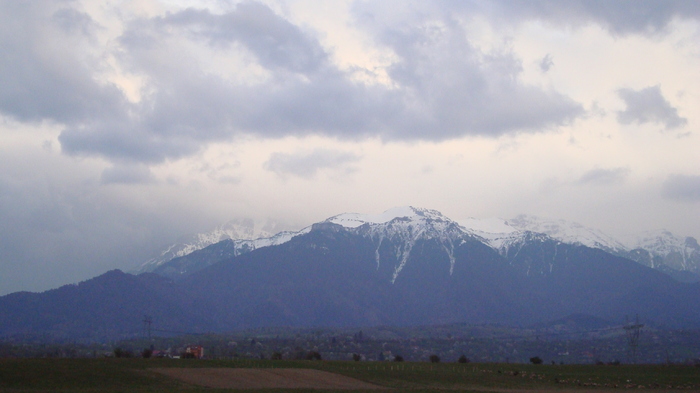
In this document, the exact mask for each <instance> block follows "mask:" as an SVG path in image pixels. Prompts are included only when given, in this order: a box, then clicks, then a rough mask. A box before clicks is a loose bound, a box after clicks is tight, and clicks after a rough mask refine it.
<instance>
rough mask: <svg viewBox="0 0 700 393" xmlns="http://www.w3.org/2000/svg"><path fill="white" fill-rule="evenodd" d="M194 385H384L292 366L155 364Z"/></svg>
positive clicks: (223, 387)
mask: <svg viewBox="0 0 700 393" xmlns="http://www.w3.org/2000/svg"><path fill="white" fill-rule="evenodd" d="M151 371H155V372H157V373H160V374H163V375H166V376H168V377H171V378H175V379H178V380H180V381H182V382H186V383H190V384H193V385H199V386H205V387H209V388H219V389H274V388H284V389H348V390H360V389H384V388H383V387H381V386H378V385H373V384H371V383H367V382H363V381H360V380H358V379H354V378H350V377H346V376H344V375H340V374H334V373H329V372H327V371H321V370H313V369H297V368H295V369H292V368H273V369H257V368H153V369H151Z"/></svg>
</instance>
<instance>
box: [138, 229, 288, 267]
mask: <svg viewBox="0 0 700 393" xmlns="http://www.w3.org/2000/svg"><path fill="white" fill-rule="evenodd" d="M276 227H277V224H276V223H274V222H271V221H267V222H264V223H261V222H256V221H254V220H251V219H237V220H231V221H229V222H227V223H226V224H223V225H220V226H218V227H216V228H214V229H213V230H212V231H209V232H205V233H198V234H195V235H190V236H186V237H183V238H182V239H180V240H179V241H178V242H176V243H173V244H171V245H169V246H168V247H166V248H165V249H163V250H161V251H160V253H159V254H158V255H157V256H155V257H153V258H151V259H149V260H147V261H145V262H143V263H142V264H141V265H140V266H139V267H138V268H136V269H135V270H134V273H136V274H138V273H146V272H152V271H154V270H157V269H158V267H160V266H161V265H163V264H164V263H167V262H169V261H171V260H172V259H175V258H179V257H183V256H185V255H189V254H191V253H193V252H195V251H197V250H201V249H203V248H205V247H208V246H210V245H212V244H216V243H219V242H221V241H224V240H252V239H260V238H269V237H271V236H272V234H273V233H276V232H275V230H276Z"/></svg>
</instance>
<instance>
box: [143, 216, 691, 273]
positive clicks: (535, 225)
mask: <svg viewBox="0 0 700 393" xmlns="http://www.w3.org/2000/svg"><path fill="white" fill-rule="evenodd" d="M412 209H414V208H412V207H399V208H394V209H390V210H387V211H386V212H384V213H382V214H379V215H366V214H354V213H349V214H348V213H346V214H340V215H337V216H334V217H331V218H329V219H327V220H326V222H333V223H337V224H340V225H342V226H346V227H357V226H360V225H362V224H364V223H372V224H377V223H382V222H388V221H390V220H391V219H393V218H396V217H402V216H404V217H411V216H413V214H414V213H413V210H412ZM418 210H425V209H418ZM436 213H437V212H436ZM438 214H439V213H438ZM440 216H442V215H441V214H440ZM455 222H456V223H457V224H458V225H459V226H460V228H461V230H462V231H464V232H465V233H469V234H472V235H474V236H476V237H478V238H480V239H481V241H482V242H483V243H485V244H487V245H488V246H490V247H491V248H493V249H494V250H495V251H497V252H499V253H500V254H502V255H505V254H507V252H508V249H509V248H512V247H517V246H518V245H519V244H521V243H522V242H524V241H525V240H526V239H527V238H528V237H531V236H532V234H533V233H536V234H540V235H546V236H548V237H550V238H552V239H553V240H555V241H559V242H562V243H566V244H571V245H583V246H587V247H591V248H597V249H600V250H603V251H606V252H609V253H611V254H613V255H617V256H621V257H623V258H627V259H630V260H633V261H635V262H638V263H641V264H643V265H644V266H648V267H651V268H654V269H657V270H659V271H662V272H664V273H666V274H668V275H670V276H671V277H673V278H675V279H677V280H679V281H683V282H698V281H700V245H698V242H697V240H696V239H695V238H692V237H679V236H675V235H674V234H672V233H671V232H669V231H666V230H659V231H655V232H651V231H648V232H643V233H640V234H636V235H630V236H626V237H625V238H624V239H616V238H614V237H612V236H609V235H607V234H605V233H603V232H602V231H600V230H596V229H592V228H588V227H585V226H583V225H581V224H578V223H575V222H569V221H565V220H550V219H543V218H539V217H534V216H527V215H519V216H517V217H515V218H513V219H508V220H504V219H498V218H492V219H474V218H468V219H461V220H455ZM266 225H267V228H268V229H269V228H271V227H274V224H272V223H270V222H268V223H267V224H266ZM309 228H310V227H307V228H304V229H302V230H300V231H298V232H293V231H285V232H280V233H278V234H276V235H274V236H273V235H271V234H270V233H269V232H266V231H265V230H261V226H260V224H256V223H255V222H254V221H252V220H237V221H232V222H229V223H228V224H225V225H223V226H220V227H217V228H215V229H214V230H213V231H211V232H207V233H201V234H197V235H192V236H190V237H188V238H187V239H186V240H184V241H182V242H178V243H175V244H173V245H170V246H168V247H167V248H165V249H164V250H162V251H161V252H160V254H159V256H157V257H155V258H152V259H150V260H148V261H146V262H144V263H142V264H141V265H140V266H139V267H138V268H136V269H134V270H133V271H132V272H133V273H135V274H139V273H145V272H156V273H158V274H160V275H163V276H166V277H169V278H178V277H179V276H182V275H187V274H189V273H190V272H192V271H196V270H199V269H200V268H203V267H206V265H207V264H212V263H214V262H215V261H216V260H220V259H223V258H227V257H231V256H236V255H240V254H242V253H245V252H248V251H251V250H254V249H257V248H260V247H266V246H269V245H276V244H281V243H283V242H286V241H289V239H291V238H292V237H293V236H296V235H298V234H303V233H306V232H308V230H309ZM217 243H218V244H217ZM214 244H217V245H216V246H214V247H210V248H209V249H208V250H207V251H206V252H205V253H206V254H207V257H203V258H202V257H200V255H199V254H195V255H193V256H192V257H189V258H184V259H178V258H181V257H186V256H187V255H190V254H192V253H193V252H195V251H199V250H201V249H204V248H207V247H209V246H212V245H214ZM217 254H218V256H217ZM174 259H176V261H174V262H171V263H169V262H170V261H172V260H174ZM195 260H196V261H198V262H194V261H195ZM200 264H202V265H200Z"/></svg>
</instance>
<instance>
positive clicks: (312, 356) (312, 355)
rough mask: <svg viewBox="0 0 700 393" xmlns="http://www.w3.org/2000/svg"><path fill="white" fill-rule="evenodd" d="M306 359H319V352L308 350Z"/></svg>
mask: <svg viewBox="0 0 700 393" xmlns="http://www.w3.org/2000/svg"><path fill="white" fill-rule="evenodd" d="M306 360H321V354H320V353H318V351H309V352H308V353H307V354H306Z"/></svg>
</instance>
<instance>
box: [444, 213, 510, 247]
mask: <svg viewBox="0 0 700 393" xmlns="http://www.w3.org/2000/svg"><path fill="white" fill-rule="evenodd" d="M457 223H459V225H460V226H461V227H462V228H463V229H464V230H465V231H466V232H468V233H471V234H474V235H476V236H478V237H480V238H481V239H483V240H484V242H485V243H486V244H488V245H489V246H490V247H491V248H493V249H495V250H499V249H501V248H502V247H503V246H504V244H506V243H509V242H513V241H514V239H519V238H520V237H521V236H522V231H520V230H518V229H517V228H514V227H513V226H511V225H510V224H509V223H508V221H506V220H504V219H501V218H484V219H479V218H471V217H470V218H467V219H463V220H458V221H457Z"/></svg>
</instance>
